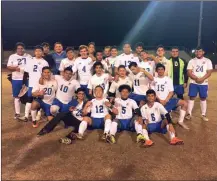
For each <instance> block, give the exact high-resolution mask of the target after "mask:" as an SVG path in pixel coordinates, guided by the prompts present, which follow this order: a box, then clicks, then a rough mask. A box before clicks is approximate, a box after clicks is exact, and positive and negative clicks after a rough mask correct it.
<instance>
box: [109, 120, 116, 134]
mask: <svg viewBox="0 0 217 181" xmlns="http://www.w3.org/2000/svg"><path fill="white" fill-rule="evenodd" d="M117 130H118V123H116V122H114V121H113V122H112V124H111V130H110V134H111V135H113V136H115V134H116V133H117Z"/></svg>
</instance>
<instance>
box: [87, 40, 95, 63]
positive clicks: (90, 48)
mask: <svg viewBox="0 0 217 181" xmlns="http://www.w3.org/2000/svg"><path fill="white" fill-rule="evenodd" d="M95 51H96V49H95V43H94V42H90V43H88V55H89V57H90V58H91V59H92V60H94V61H95V60H96V58H95V56H94V55H95Z"/></svg>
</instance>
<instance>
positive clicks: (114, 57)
mask: <svg viewBox="0 0 217 181" xmlns="http://www.w3.org/2000/svg"><path fill="white" fill-rule="evenodd" d="M117 56H118V48H117V47H116V46H112V47H111V56H110V57H108V58H106V59H105V61H106V62H107V65H108V71H109V73H110V75H112V77H114V76H115V68H114V65H115V62H116V60H117Z"/></svg>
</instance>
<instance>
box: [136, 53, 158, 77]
mask: <svg viewBox="0 0 217 181" xmlns="http://www.w3.org/2000/svg"><path fill="white" fill-rule="evenodd" d="M149 58H152V59H155V57H154V56H153V55H149V54H148V52H147V51H145V50H142V51H141V53H140V60H141V62H140V64H139V67H141V68H143V69H145V70H146V71H148V72H149V73H150V74H151V75H154V74H155V61H153V60H152V61H150V60H149Z"/></svg>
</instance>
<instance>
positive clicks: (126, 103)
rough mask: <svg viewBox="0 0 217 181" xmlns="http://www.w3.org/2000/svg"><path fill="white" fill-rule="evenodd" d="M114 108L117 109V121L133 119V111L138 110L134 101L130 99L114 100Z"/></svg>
mask: <svg viewBox="0 0 217 181" xmlns="http://www.w3.org/2000/svg"><path fill="white" fill-rule="evenodd" d="M115 107H116V108H117V109H118V115H117V116H116V118H117V119H131V118H132V117H133V110H135V109H137V108H139V107H138V105H137V104H136V101H134V100H133V99H130V98H128V99H127V100H123V99H121V98H115Z"/></svg>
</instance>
